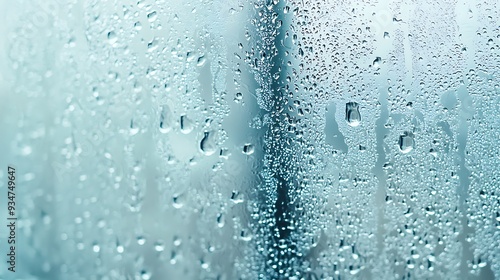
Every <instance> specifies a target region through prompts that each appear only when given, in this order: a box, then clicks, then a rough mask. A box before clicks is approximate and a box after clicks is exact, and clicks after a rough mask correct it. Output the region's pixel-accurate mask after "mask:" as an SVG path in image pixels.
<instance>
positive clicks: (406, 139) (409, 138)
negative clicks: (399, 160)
mask: <svg viewBox="0 0 500 280" xmlns="http://www.w3.org/2000/svg"><path fill="white" fill-rule="evenodd" d="M414 148H415V140H414V136H413V133H411V132H408V131H405V132H404V133H403V135H401V136H399V150H401V152H402V153H403V154H406V153H409V152H411V151H412V150H413V149H414Z"/></svg>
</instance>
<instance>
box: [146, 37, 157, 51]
mask: <svg viewBox="0 0 500 280" xmlns="http://www.w3.org/2000/svg"><path fill="white" fill-rule="evenodd" d="M157 48H158V39H156V38H153V40H151V42H149V43H148V52H153V51H155V50H156V49H157Z"/></svg>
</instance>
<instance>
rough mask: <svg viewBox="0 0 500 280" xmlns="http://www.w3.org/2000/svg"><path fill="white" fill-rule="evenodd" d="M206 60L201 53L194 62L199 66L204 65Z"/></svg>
mask: <svg viewBox="0 0 500 280" xmlns="http://www.w3.org/2000/svg"><path fill="white" fill-rule="evenodd" d="M206 61H207V59H206V58H205V56H204V55H202V56H200V57H199V58H198V62H197V63H196V66H199V67H201V66H203V65H205V62H206Z"/></svg>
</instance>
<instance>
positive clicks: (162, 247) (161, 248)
mask: <svg viewBox="0 0 500 280" xmlns="http://www.w3.org/2000/svg"><path fill="white" fill-rule="evenodd" d="M154 246H155V251H156V252H163V251H164V250H165V243H164V242H163V241H161V240H158V241H156V242H155V245H154Z"/></svg>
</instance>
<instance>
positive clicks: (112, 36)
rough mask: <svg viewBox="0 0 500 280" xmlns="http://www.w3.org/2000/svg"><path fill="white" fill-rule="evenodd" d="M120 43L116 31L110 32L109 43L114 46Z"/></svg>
mask: <svg viewBox="0 0 500 280" xmlns="http://www.w3.org/2000/svg"><path fill="white" fill-rule="evenodd" d="M117 41H118V37H117V36H116V33H115V32H114V31H110V32H108V43H109V44H110V45H112V46H114V45H115V44H116V42H117Z"/></svg>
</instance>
